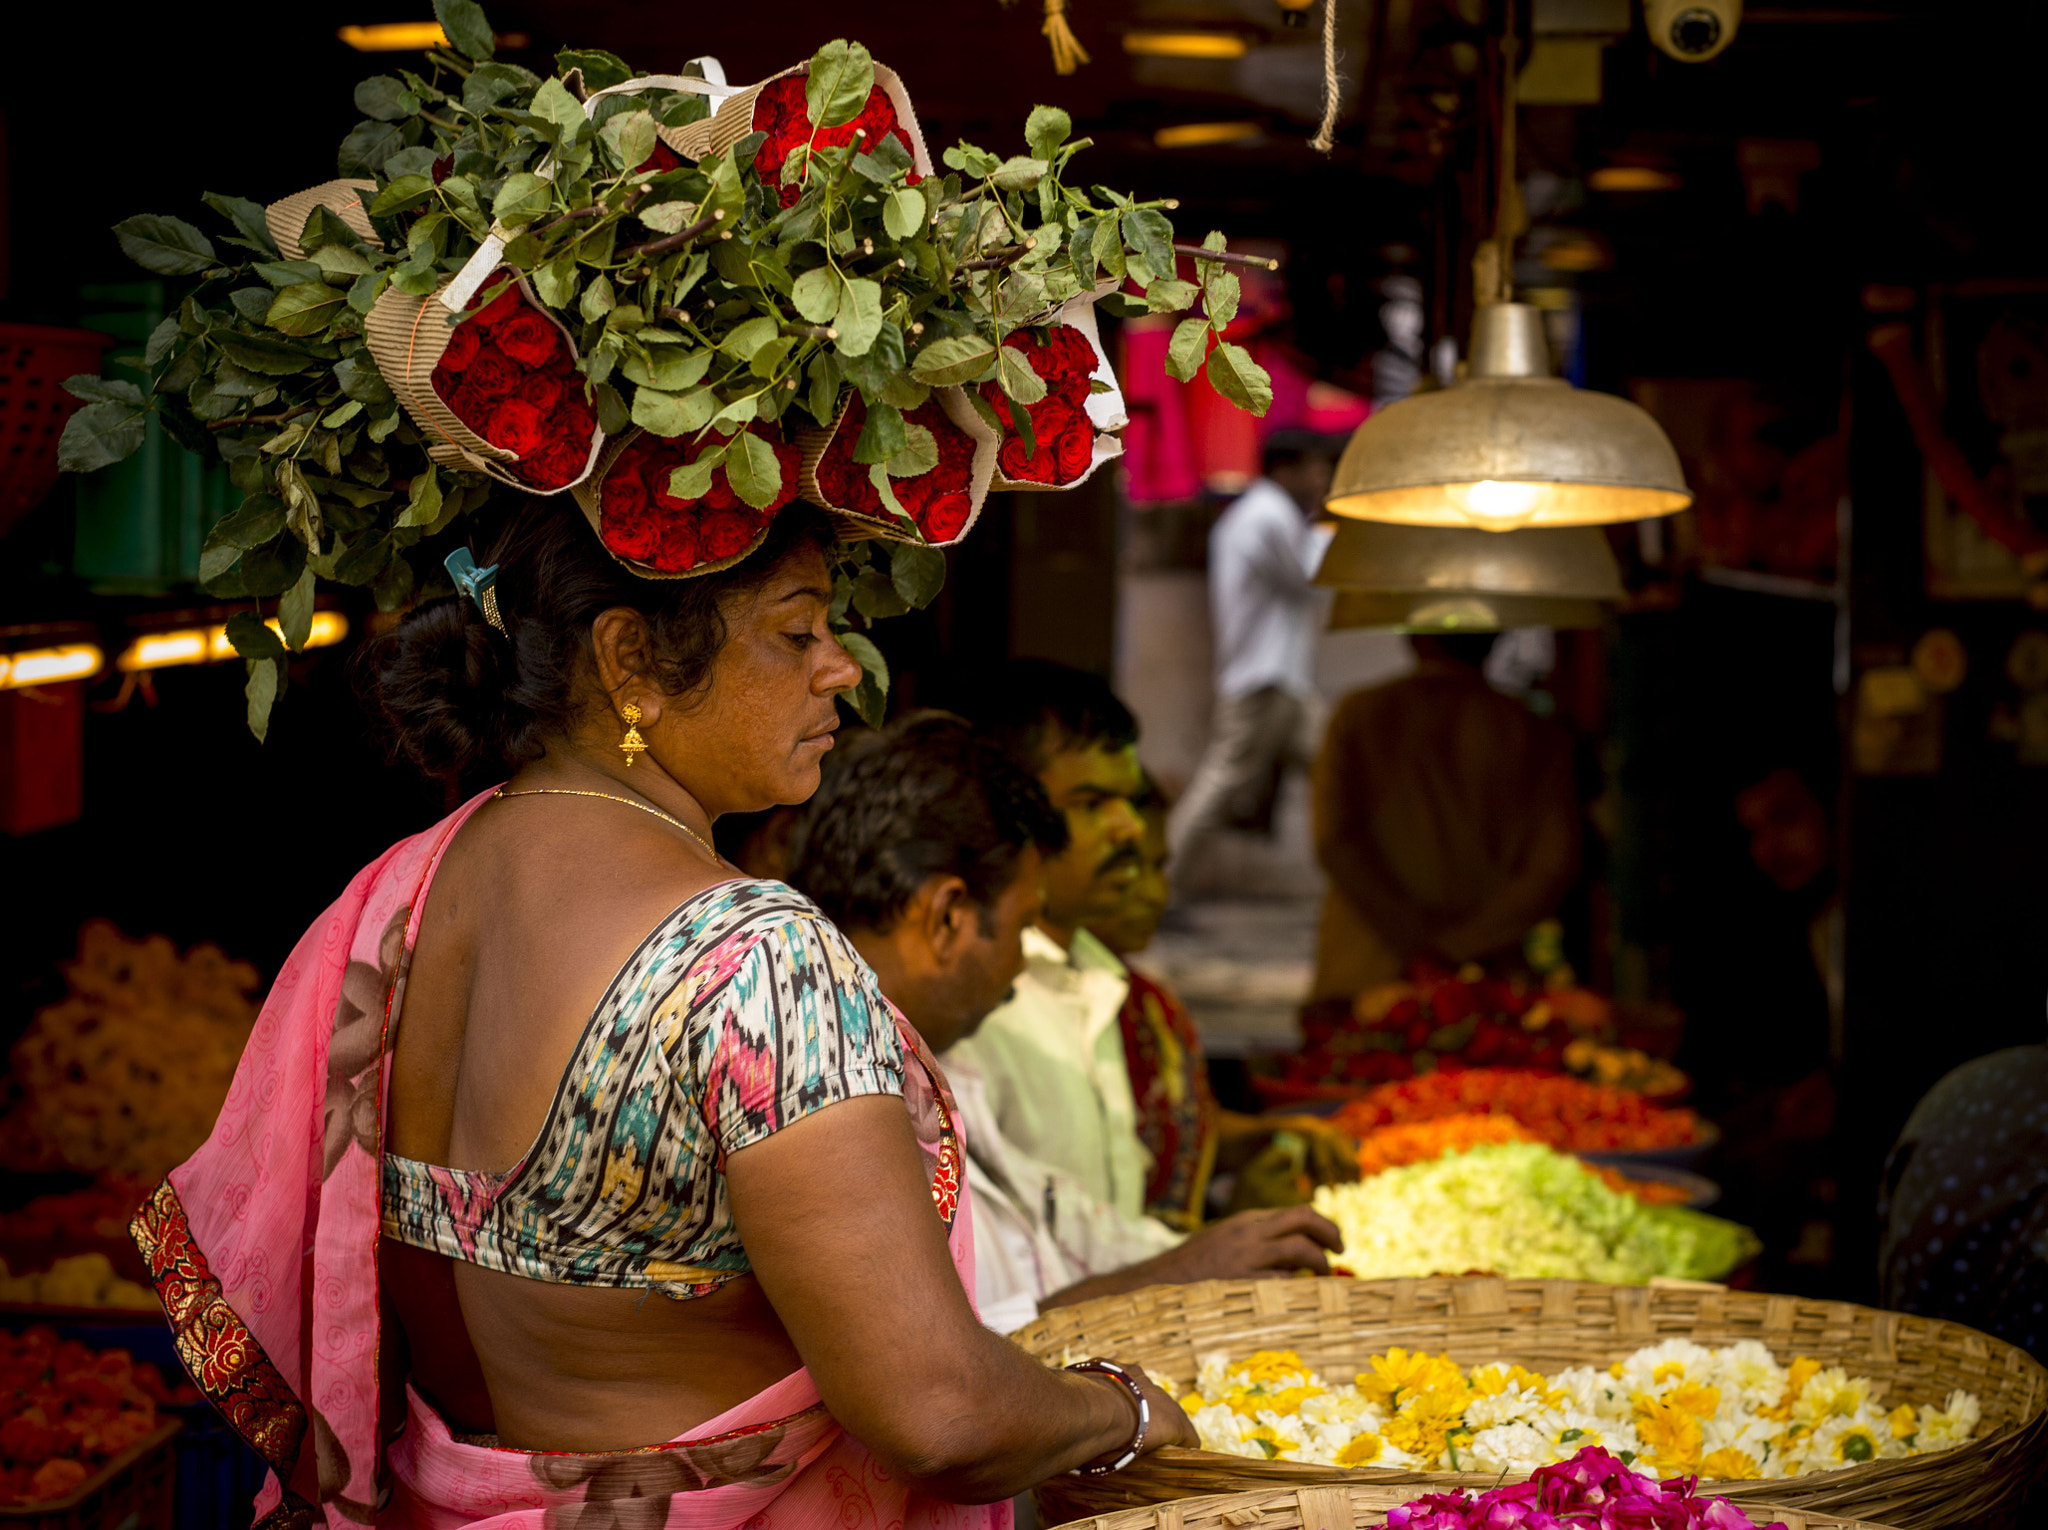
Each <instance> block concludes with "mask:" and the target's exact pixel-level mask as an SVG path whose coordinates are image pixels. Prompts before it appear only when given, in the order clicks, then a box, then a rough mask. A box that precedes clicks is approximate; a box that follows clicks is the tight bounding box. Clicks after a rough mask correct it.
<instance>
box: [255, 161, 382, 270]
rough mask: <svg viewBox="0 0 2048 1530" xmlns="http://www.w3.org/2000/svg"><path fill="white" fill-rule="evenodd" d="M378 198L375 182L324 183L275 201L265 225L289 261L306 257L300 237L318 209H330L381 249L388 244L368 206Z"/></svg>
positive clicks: (264, 211)
mask: <svg viewBox="0 0 2048 1530" xmlns="http://www.w3.org/2000/svg"><path fill="white" fill-rule="evenodd" d="M376 195H377V183H376V182H375V181H363V180H351V181H322V182H321V183H320V184H319V185H317V186H309V187H307V188H306V189H305V190H304V191H301V192H298V193H297V194H295V195H293V196H288V197H286V198H284V199H283V200H282V201H278V202H272V203H271V204H270V205H269V206H268V207H266V208H264V209H263V222H264V225H265V227H267V228H268V229H269V230H270V237H271V238H272V239H274V240H276V241H277V252H278V254H280V255H282V256H283V257H284V258H285V259H286V260H304V259H305V258H306V247H305V246H304V245H302V244H300V243H299V235H301V234H303V233H304V232H305V231H306V220H307V219H308V218H310V217H312V216H313V209H314V208H316V207H324V208H326V209H327V210H328V211H329V212H332V213H333V214H334V215H335V216H336V217H338V218H340V219H341V221H342V222H343V223H346V224H347V225H348V226H349V228H350V229H351V230H352V231H354V233H355V234H356V235H357V236H358V237H359V238H361V239H362V241H363V242H364V243H365V244H370V245H375V246H376V247H377V248H378V249H380V250H381V249H382V248H383V247H384V241H383V240H381V239H379V238H378V237H377V231H376V229H374V228H372V227H371V226H370V215H369V213H368V212H367V211H366V210H365V207H364V204H365V203H366V202H367V201H369V200H370V199H371V198H374V197H375V196H376Z"/></svg>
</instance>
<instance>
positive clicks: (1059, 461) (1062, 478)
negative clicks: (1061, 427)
mask: <svg viewBox="0 0 2048 1530" xmlns="http://www.w3.org/2000/svg"><path fill="white" fill-rule="evenodd" d="M1052 450H1053V461H1054V463H1055V465H1056V468H1057V474H1058V476H1057V477H1055V478H1054V479H1053V482H1054V483H1072V482H1074V481H1075V480H1076V479H1078V478H1079V477H1080V476H1081V475H1082V474H1083V473H1085V472H1087V471H1088V467H1089V464H1091V463H1092V462H1094V460H1095V427H1094V426H1093V425H1091V424H1089V423H1088V417H1087V416H1086V415H1083V416H1081V417H1080V418H1079V419H1078V420H1076V421H1075V422H1074V428H1073V429H1071V430H1069V431H1067V432H1066V433H1065V434H1064V435H1061V436H1059V437H1057V438H1055V439H1054V441H1053V443H1052Z"/></svg>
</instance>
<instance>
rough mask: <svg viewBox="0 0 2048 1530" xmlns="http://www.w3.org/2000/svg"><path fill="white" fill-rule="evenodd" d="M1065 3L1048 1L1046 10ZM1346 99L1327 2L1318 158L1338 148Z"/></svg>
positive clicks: (1327, 0) (1314, 145)
mask: <svg viewBox="0 0 2048 1530" xmlns="http://www.w3.org/2000/svg"><path fill="white" fill-rule="evenodd" d="M1064 3H1065V0H1045V4H1046V9H1047V10H1051V9H1052V7H1053V6H1054V5H1055V4H1064ZM1343 97H1344V82H1343V81H1342V80H1341V79H1339V78H1338V77H1337V0H1323V121H1322V125H1321V126H1319V127H1318V128H1317V129H1316V136H1315V137H1313V138H1311V139H1310V140H1309V141H1308V146H1309V147H1310V148H1311V149H1314V150H1315V151H1316V152H1317V153H1318V154H1328V153H1329V152H1330V151H1331V150H1332V149H1334V148H1336V147H1337V108H1338V106H1339V105H1340V104H1341V103H1342V101H1343Z"/></svg>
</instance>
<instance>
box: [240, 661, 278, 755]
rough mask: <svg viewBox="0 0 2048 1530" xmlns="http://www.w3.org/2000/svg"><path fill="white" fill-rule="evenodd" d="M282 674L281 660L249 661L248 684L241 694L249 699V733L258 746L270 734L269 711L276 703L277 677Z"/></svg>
mask: <svg viewBox="0 0 2048 1530" xmlns="http://www.w3.org/2000/svg"><path fill="white" fill-rule="evenodd" d="M283 672H284V660H283V659H251V660H250V661H249V683H248V684H247V685H246V686H244V687H243V689H242V694H243V695H245V696H246V697H248V699H249V731H250V732H251V733H253V734H255V735H256V742H257V743H259V744H260V743H262V742H263V740H264V739H265V738H266V737H267V736H268V735H269V733H270V709H271V707H272V706H274V705H275V704H276V702H277V687H278V677H279V676H280V675H281V674H282V673H283Z"/></svg>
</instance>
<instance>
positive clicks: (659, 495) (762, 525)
mask: <svg viewBox="0 0 2048 1530" xmlns="http://www.w3.org/2000/svg"><path fill="white" fill-rule="evenodd" d="M747 429H748V430H749V431H750V432H752V433H753V434H754V435H757V436H759V437H760V438H761V439H762V440H764V441H766V442H767V443H768V444H769V445H770V446H771V447H772V448H774V451H775V461H776V464H777V466H779V467H780V468H781V469H782V488H781V490H780V492H778V493H777V495H776V497H775V501H774V503H773V504H771V505H769V507H768V508H767V509H765V510H756V509H755V508H754V507H753V506H752V505H750V504H748V503H747V502H746V501H745V500H743V499H741V498H740V497H739V495H738V494H736V493H734V492H733V488H732V485H731V484H730V483H728V482H727V481H726V476H725V468H724V467H723V465H721V466H719V467H715V468H713V469H712V470H711V486H710V487H709V488H708V489H706V490H705V491H704V495H703V497H702V498H701V499H680V498H678V497H677V496H676V495H674V494H672V493H671V492H669V478H670V475H671V474H673V473H674V472H675V470H676V469H677V468H679V467H687V466H689V464H691V463H692V462H695V461H696V460H697V458H698V456H699V455H700V454H701V453H702V452H703V451H704V450H705V449H706V448H707V447H709V446H710V445H711V444H712V443H713V441H714V440H715V439H718V438H715V437H713V436H710V435H706V436H704V437H702V438H701V439H699V440H694V441H693V440H686V439H683V438H681V437H675V436H657V435H655V434H653V433H652V432H649V431H643V432H641V433H640V434H639V435H637V436H635V437H634V438H633V439H632V440H631V441H629V442H628V443H627V444H626V446H625V449H624V450H622V451H621V452H620V453H619V455H618V456H617V457H615V458H613V459H612V464H611V466H610V467H609V468H607V469H606V470H605V475H604V481H603V483H601V484H600V485H599V486H598V492H597V498H598V506H599V520H598V534H599V535H600V536H601V537H603V539H604V545H605V546H606V547H609V548H610V549H611V550H612V551H613V552H614V553H616V554H618V556H620V557H621V558H630V559H632V560H634V561H635V562H638V563H645V564H647V565H648V566H649V567H651V568H657V569H660V570H661V571H662V572H663V573H665V574H680V573H685V572H687V571H688V570H690V569H693V568H695V567H696V566H697V565H698V564H700V563H715V562H717V561H718V560H719V559H721V558H731V557H734V556H736V555H738V554H740V553H743V552H745V551H746V550H747V549H748V548H749V547H751V546H752V545H753V544H754V542H755V541H756V540H757V539H758V538H759V537H760V536H761V534H762V533H763V532H765V531H766V530H767V529H768V522H769V521H770V520H772V519H773V518H774V516H775V512H776V511H778V510H780V509H781V508H782V507H783V506H784V505H786V504H788V503H789V502H790V501H791V500H792V499H794V498H795V497H796V490H797V474H798V471H799V469H800V466H801V463H800V460H799V454H798V452H797V449H796V448H795V447H794V446H792V445H790V444H789V443H788V442H786V441H784V440H783V439H782V437H781V436H780V435H779V434H778V433H777V432H776V430H775V429H774V428H773V427H771V426H768V425H764V424H762V423H761V422H760V421H758V420H757V421H755V422H754V423H753V424H751V425H749V426H748V427H747Z"/></svg>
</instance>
